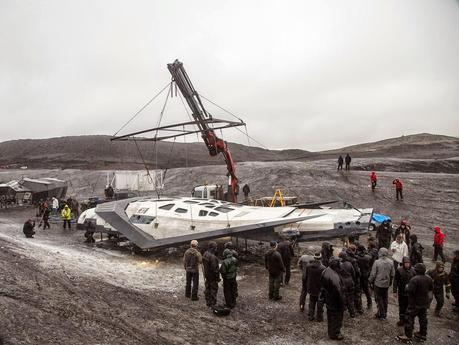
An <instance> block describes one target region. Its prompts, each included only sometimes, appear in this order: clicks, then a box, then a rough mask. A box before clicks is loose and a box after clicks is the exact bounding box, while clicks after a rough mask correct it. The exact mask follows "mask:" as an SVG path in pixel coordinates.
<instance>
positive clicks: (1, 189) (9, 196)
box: [0, 180, 32, 204]
mask: <svg viewBox="0 0 459 345" xmlns="http://www.w3.org/2000/svg"><path fill="white" fill-rule="evenodd" d="M31 195H32V194H31V190H30V189H28V188H26V187H25V186H23V185H21V184H20V183H19V181H15V180H13V181H10V182H6V183H1V184H0V201H1V202H2V203H17V204H22V203H23V202H28V201H30V198H31Z"/></svg>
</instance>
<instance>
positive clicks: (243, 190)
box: [242, 183, 250, 200]
mask: <svg viewBox="0 0 459 345" xmlns="http://www.w3.org/2000/svg"><path fill="white" fill-rule="evenodd" d="M242 193H244V198H245V199H246V200H247V199H248V198H249V193H250V187H249V185H248V184H247V183H246V184H245V185H244V187H242Z"/></svg>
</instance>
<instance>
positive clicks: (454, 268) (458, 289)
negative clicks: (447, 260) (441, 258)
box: [449, 250, 459, 313]
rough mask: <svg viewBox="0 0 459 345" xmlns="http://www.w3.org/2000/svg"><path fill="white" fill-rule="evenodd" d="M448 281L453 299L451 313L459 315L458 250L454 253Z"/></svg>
mask: <svg viewBox="0 0 459 345" xmlns="http://www.w3.org/2000/svg"><path fill="white" fill-rule="evenodd" d="M449 281H450V283H451V293H452V294H453V297H454V302H453V306H454V309H453V311H454V312H456V313H459V250H455V251H454V258H453V263H452V264H451V271H450V272H449Z"/></svg>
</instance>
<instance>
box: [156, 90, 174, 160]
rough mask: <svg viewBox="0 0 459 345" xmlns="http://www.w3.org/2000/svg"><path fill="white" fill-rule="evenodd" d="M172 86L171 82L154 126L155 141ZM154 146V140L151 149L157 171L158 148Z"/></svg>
mask: <svg viewBox="0 0 459 345" xmlns="http://www.w3.org/2000/svg"><path fill="white" fill-rule="evenodd" d="M172 85H173V84H172V82H171V83H169V87H170V92H167V94H166V99H165V101H164V104H163V108H162V109H161V113H160V114H159V120H158V124H157V125H156V133H155V139H156V138H157V137H158V132H159V126H161V121H162V120H163V116H164V111H165V110H166V105H167V101H168V100H169V96H170V93H171V92H172ZM156 144H157V141H156V140H155V141H154V146H153V149H154V150H155V167H156V169H158V146H157V145H156Z"/></svg>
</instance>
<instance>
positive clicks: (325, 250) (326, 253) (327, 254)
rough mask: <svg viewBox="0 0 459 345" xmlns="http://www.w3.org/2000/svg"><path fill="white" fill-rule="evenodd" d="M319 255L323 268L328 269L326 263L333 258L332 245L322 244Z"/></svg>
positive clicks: (328, 243)
mask: <svg viewBox="0 0 459 345" xmlns="http://www.w3.org/2000/svg"><path fill="white" fill-rule="evenodd" d="M320 255H322V264H323V265H324V266H325V267H328V261H329V260H330V258H331V257H332V256H333V244H331V243H330V242H324V243H322V250H321V251H320Z"/></svg>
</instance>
